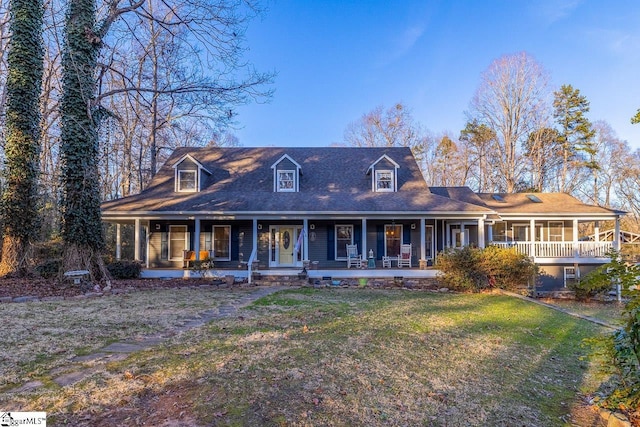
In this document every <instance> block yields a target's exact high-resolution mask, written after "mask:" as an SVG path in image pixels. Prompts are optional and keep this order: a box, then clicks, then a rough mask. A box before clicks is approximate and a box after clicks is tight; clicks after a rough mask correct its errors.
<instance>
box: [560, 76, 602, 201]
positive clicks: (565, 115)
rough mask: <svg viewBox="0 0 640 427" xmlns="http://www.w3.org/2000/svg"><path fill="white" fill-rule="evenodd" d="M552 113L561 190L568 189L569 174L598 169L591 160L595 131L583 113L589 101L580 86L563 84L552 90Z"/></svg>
mask: <svg viewBox="0 0 640 427" xmlns="http://www.w3.org/2000/svg"><path fill="white" fill-rule="evenodd" d="M554 96H555V98H554V101H553V108H554V114H553V116H554V117H555V119H556V122H557V123H558V125H559V127H560V129H559V131H558V132H559V135H558V143H559V145H560V146H561V150H562V158H563V160H562V172H561V176H560V191H564V192H571V188H570V185H569V174H570V172H572V170H571V169H573V171H576V170H578V169H580V168H583V167H586V168H589V169H597V168H598V165H597V163H596V162H595V161H594V160H593V159H594V157H593V156H594V154H595V153H596V149H595V147H594V143H593V137H594V136H595V131H594V130H593V127H592V125H591V122H590V121H589V119H587V117H586V116H585V114H586V113H588V112H589V101H588V100H587V98H586V97H585V96H584V95H580V90H579V89H574V88H573V87H572V86H571V85H562V87H561V88H560V90H558V91H556V92H554Z"/></svg>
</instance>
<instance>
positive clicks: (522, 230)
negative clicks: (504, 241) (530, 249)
mask: <svg viewBox="0 0 640 427" xmlns="http://www.w3.org/2000/svg"><path fill="white" fill-rule="evenodd" d="M512 230H513V241H514V242H527V241H528V240H529V226H528V225H524V224H513V227H512Z"/></svg>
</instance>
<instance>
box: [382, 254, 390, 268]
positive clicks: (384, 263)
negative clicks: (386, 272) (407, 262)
mask: <svg viewBox="0 0 640 427" xmlns="http://www.w3.org/2000/svg"><path fill="white" fill-rule="evenodd" d="M382 268H391V257H390V256H386V255H385V256H383V257H382Z"/></svg>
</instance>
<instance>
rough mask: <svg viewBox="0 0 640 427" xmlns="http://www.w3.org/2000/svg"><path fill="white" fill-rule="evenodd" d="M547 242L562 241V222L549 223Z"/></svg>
mask: <svg viewBox="0 0 640 427" xmlns="http://www.w3.org/2000/svg"><path fill="white" fill-rule="evenodd" d="M549 241H550V242H562V241H564V223H563V222H562V221H549Z"/></svg>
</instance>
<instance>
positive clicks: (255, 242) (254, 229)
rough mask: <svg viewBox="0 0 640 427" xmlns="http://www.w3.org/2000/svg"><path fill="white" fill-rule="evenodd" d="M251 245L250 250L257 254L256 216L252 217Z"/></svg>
mask: <svg viewBox="0 0 640 427" xmlns="http://www.w3.org/2000/svg"><path fill="white" fill-rule="evenodd" d="M251 246H252V249H251V252H255V253H256V256H258V218H253V239H252V242H251Z"/></svg>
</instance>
